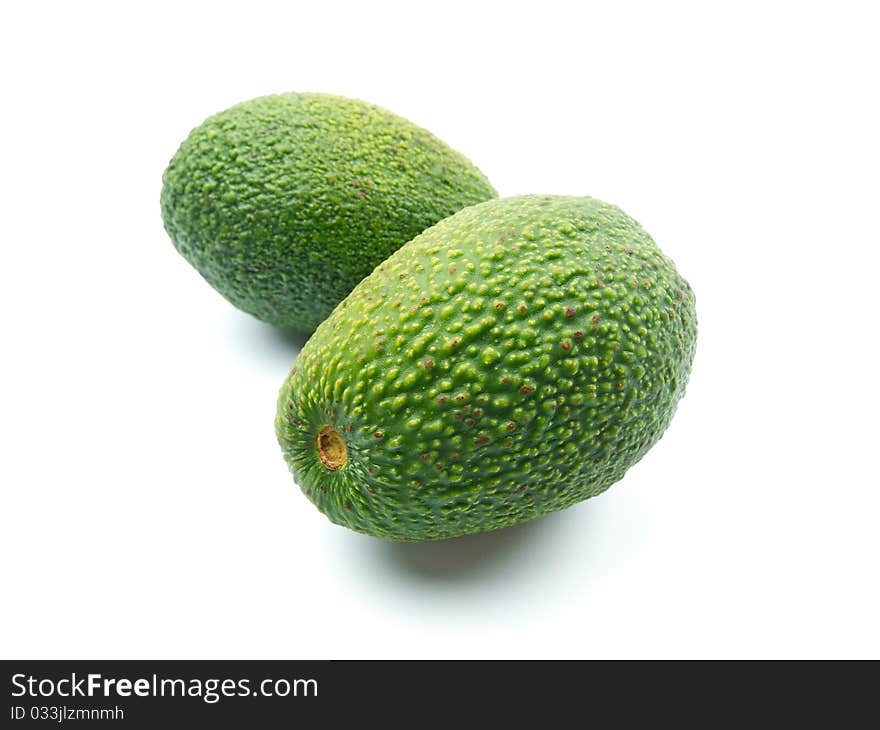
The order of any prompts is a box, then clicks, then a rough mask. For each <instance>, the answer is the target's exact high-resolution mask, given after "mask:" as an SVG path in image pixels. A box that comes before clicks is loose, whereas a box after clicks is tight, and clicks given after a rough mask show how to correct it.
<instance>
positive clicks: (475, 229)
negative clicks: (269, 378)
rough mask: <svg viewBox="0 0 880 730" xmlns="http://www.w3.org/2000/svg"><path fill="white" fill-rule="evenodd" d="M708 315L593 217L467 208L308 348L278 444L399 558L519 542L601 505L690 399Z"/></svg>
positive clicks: (589, 201) (535, 204) (328, 500)
mask: <svg viewBox="0 0 880 730" xmlns="http://www.w3.org/2000/svg"><path fill="white" fill-rule="evenodd" d="M696 333H697V322H696V312H695V306H694V295H693V293H692V291H691V288H690V286H689V285H688V283H687V282H686V281H685V280H684V279H683V278H682V277H681V276H679V274H678V272H677V271H676V269H675V266H674V265H673V263H672V261H670V260H669V259H668V258H667V257H666V256H664V255H663V253H662V252H661V251H660V249H659V248H658V247H657V246H656V244H655V243H654V241H653V240H652V239H651V237H650V236H649V235H648V234H647V233H646V232H645V231H644V230H643V229H642V228H641V227H640V226H639V224H638V223H636V222H635V221H634V220H633V219H632V218H630V217H629V216H627V215H626V214H625V213H624V212H623V211H621V210H620V209H619V208H617V207H615V206H613V205H609V204H607V203H603V202H601V201H599V200H596V199H594V198H587V197H561V196H525V197H516V198H504V199H497V200H492V201H489V202H485V203H481V204H479V205H475V206H472V207H470V208H466V209H464V210H462V211H460V212H459V213H456V214H455V215H453V216H451V217H450V218H447V219H445V220H443V221H441V222H440V223H438V224H437V225H435V226H434V227H432V228H430V229H428V230H427V231H425V232H424V233H422V234H421V235H419V236H417V237H416V238H415V239H414V240H413V241H411V242H410V243H408V244H406V245H405V246H403V247H402V248H401V249H400V250H398V251H397V252H396V253H394V254H393V255H392V256H391V257H390V258H389V259H388V260H387V261H385V262H384V263H383V264H382V265H381V266H379V267H378V268H377V269H376V270H375V271H374V272H373V273H372V274H371V275H370V276H369V277H367V278H366V279H365V280H364V281H362V282H361V283H360V284H359V285H358V286H357V287H355V289H354V291H352V293H351V294H350V295H349V296H348V297H347V298H346V299H344V300H343V301H342V303H341V304H340V305H339V306H338V307H337V308H336V309H335V310H334V311H333V313H332V314H331V315H330V317H329V318H328V319H327V320H326V321H325V322H323V323H322V324H321V325H320V326H319V327H318V329H317V331H316V332H315V333H314V335H313V336H312V338H311V339H310V340H309V341H308V342H307V343H306V344H305V346H304V347H303V349H302V351H301V353H300V355H299V357H298V358H297V361H296V362H295V363H294V367H293V369H292V370H291V371H290V374H289V375H288V377H287V379H286V381H285V383H284V385H283V387H282V388H281V392H280V395H279V399H278V410H277V416H276V419H275V428H276V433H277V436H278V441H279V443H280V445H281V449H282V451H283V453H284V457H285V459H286V461H287V463H288V465H289V467H290V469H291V471H292V472H293V476H294V478H295V479H296V481H297V482H298V483H299V485H300V487H301V488H302V490H303V492H304V493H305V494H306V496H307V497H308V498H309V499H310V500H311V501H312V502H314V504H315V505H316V506H317V507H318V509H320V510H321V511H322V512H323V513H324V514H325V515H327V517H329V518H330V520H332V521H333V522H335V523H337V524H339V525H344V526H346V527H350V528H351V529H353V530H357V531H360V532H364V533H367V534H369V535H374V536H378V537H382V538H387V539H391V540H413V541H415V540H430V539H441V538H449V537H455V536H457V535H464V534H468V533H474V532H480V531H484V530H492V529H495V528H499V527H504V526H507V525H513V524H516V523H519V522H523V521H525V520H529V519H532V518H535V517H540V516H541V515H545V514H547V513H548V512H553V511H554V510H559V509H563V508H565V507H568V506H570V505H572V504H575V503H576V502H580V501H581V500H584V499H587V498H589V497H593V496H595V495H597V494H599V493H601V492H603V491H605V490H606V489H607V488H608V487H609V486H611V484H613V483H614V482H616V481H618V480H619V479H620V478H621V477H623V475H624V473H625V472H626V470H627V469H628V468H629V467H630V466H632V465H633V464H635V463H636V462H637V461H638V460H639V459H640V458H641V457H642V456H643V455H644V454H645V452H646V451H647V450H648V449H649V448H650V447H651V446H652V445H653V444H654V443H656V442H657V440H658V439H659V438H660V436H661V435H662V434H663V431H664V430H665V429H666V427H667V425H668V424H669V421H670V419H671V418H672V415H673V413H674V411H675V409H676V405H677V403H678V401H679V399H680V398H681V396H682V395H683V393H684V389H685V385H686V383H687V380H688V375H689V373H690V368H691V363H692V360H693V356H694V348H695V343H696Z"/></svg>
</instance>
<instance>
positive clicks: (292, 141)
mask: <svg viewBox="0 0 880 730" xmlns="http://www.w3.org/2000/svg"><path fill="white" fill-rule="evenodd" d="M495 195H496V193H495V191H494V189H493V188H492V186H491V185H490V184H489V182H488V181H487V180H486V178H485V177H484V176H483V174H482V173H481V172H480V171H479V170H478V169H477V168H475V167H474V166H473V165H472V164H471V163H470V162H469V161H468V160H467V159H466V158H465V157H464V156H463V155H461V154H459V153H458V152H456V151H455V150H452V149H451V148H449V147H448V146H447V145H445V144H444V143H443V142H441V141H440V140H439V139H437V138H436V137H434V136H433V135H432V134H430V133H429V132H427V131H425V130H424V129H421V128H419V127H417V126H415V125H414V124H412V123H410V122H408V121H407V120H405V119H403V118H401V117H399V116H396V115H394V114H392V113H390V112H388V111H385V110H384V109H381V108H379V107H377V106H373V105H371V104H367V103H364V102H362V101H356V100H353V99H346V98H342V97H337V96H330V95H326V94H281V95H276V96H266V97H261V98H258V99H253V100H251V101H247V102H244V103H243V104H239V105H237V106H234V107H232V108H231V109H227V110H226V111H223V112H221V113H219V114H217V115H216V116H213V117H211V118H210V119H208V120H207V121H205V122H204V123H203V124H202V125H201V126H199V127H197V128H196V129H194V130H193V131H192V132H191V133H190V135H189V137H188V138H187V139H186V140H185V141H184V142H183V144H182V145H181V146H180V148H179V149H178V150H177V153H176V154H175V155H174V157H173V159H172V160H171V162H170V164H169V165H168V168H167V169H166V171H165V174H164V176H163V186H162V195H161V205H162V218H163V221H164V223H165V229H166V231H167V232H168V235H169V236H170V237H171V240H172V241H173V243H174V245H175V247H176V248H177V250H178V251H179V252H180V253H181V254H182V255H183V256H184V258H185V259H186V260H187V261H189V262H190V263H191V264H192V265H193V266H194V267H195V268H196V269H197V270H198V271H199V273H200V274H201V275H202V276H203V277H204V278H205V279H206V280H207V281H208V283H209V284H211V286H213V287H214V288H215V289H216V290H217V291H219V292H220V293H221V294H222V295H223V296H224V297H226V298H227V299H228V300H229V301H230V302H232V304H234V305H235V306H236V307H238V308H239V309H243V310H244V311H245V312H249V313H250V314H252V315H254V316H255V317H257V318H259V319H261V320H264V321H266V322H270V323H271V324H274V325H278V326H281V327H284V328H287V329H290V330H293V331H297V332H302V333H310V332H312V331H313V330H314V328H315V327H317V325H318V324H319V323H320V322H321V321H322V320H323V319H324V318H325V317H326V316H327V315H328V314H330V312H331V310H332V309H333V307H335V306H336V305H337V304H338V303H339V302H340V301H341V300H342V299H343V298H344V297H345V296H346V295H347V294H348V293H349V292H350V291H351V290H352V288H354V286H355V285H356V284H357V283H358V282H359V281H360V280H361V279H363V278H364V277H365V276H367V275H368V274H369V273H370V272H371V271H372V270H373V269H374V268H375V267H376V266H377V265H378V264H379V263H381V262H382V261H383V260H384V259H385V258H387V256H388V255H389V254H391V253H392V252H393V251H395V250H396V249H398V248H400V246H402V245H403V244H404V243H406V242H407V241H409V240H410V239H411V238H413V237H414V236H416V235H417V234H419V233H421V232H422V231H423V230H425V229H426V228H428V227H429V226H432V225H433V224H434V223H436V222H437V221H439V220H442V219H443V218H445V217H446V216H448V215H451V214H452V213H454V212H455V211H457V210H460V209H461V208H464V207H465V206H468V205H472V204H474V203H479V202H482V201H484V200H488V199H490V198H493V197H495Z"/></svg>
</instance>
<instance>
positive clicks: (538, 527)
mask: <svg viewBox="0 0 880 730" xmlns="http://www.w3.org/2000/svg"><path fill="white" fill-rule="evenodd" d="M871 6H872V4H871V3H864V4H863V5H857V4H854V3H847V2H834V3H824V4H816V3H792V4H791V5H786V4H781V3H777V2H761V3H736V4H731V5H730V6H729V9H728V10H721V9H719V4H715V3H694V4H692V5H691V4H688V5H682V4H672V5H670V4H668V3H656V4H654V3H650V4H649V3H645V4H632V3H600V4H589V3H582V2H572V3H568V4H563V3H558V2H549V1H547V0H543V1H542V2H529V3H516V2H506V3H499V4H498V5H490V4H488V3H478V2H466V3H457V2H449V1H448V0H447V1H446V2H443V3H437V4H436V5H433V6H431V7H429V6H428V5H427V4H424V3H401V4H400V5H392V4H388V3H377V2H360V3H352V4H350V5H341V4H339V3H332V2H308V3H278V4H263V3H259V2H253V1H249V2H242V3H239V4H237V5H227V4H223V3H205V4H197V3H180V2H178V3H171V4H168V5H165V4H161V3H149V4H143V5H142V6H140V8H141V9H133V8H134V6H133V5H132V4H128V3H107V4H96V3H58V4H54V5H50V4H46V3H36V2H35V3H29V4H16V5H12V4H6V5H4V6H3V10H2V18H0V36H2V37H0V56H2V58H0V61H2V64H0V67H2V69H3V87H4V93H3V96H2V101H3V111H2V116H0V125H2V138H0V139H2V150H3V152H2V177H0V186H2V197H0V200H2V246H3V258H2V271H0V276H2V286H0V297H2V310H0V311H2V316H3V326H2V339H3V343H4V347H3V356H2V367H3V370H2V378H0V391H2V392H0V413H2V444H3V450H2V458H0V469H2V477H0V480H2V506H0V521H2V525H0V566H2V586H3V588H2V592H3V598H2V600H0V614H2V616H0V619H2V620H0V655H2V656H3V657H5V658H47V657H56V658H67V657H70V658H73V657H76V658H97V657H100V658H140V657H174V658H219V657H223V658H342V657H367V658H373V657H394V658H397V657H584V658H586V657H871V656H873V657H875V658H876V657H878V656H880V633H878V624H877V616H878V614H880V589H878V569H877V558H878V555H880V536H878V528H880V514H878V513H880V484H878V481H880V480H878V477H877V456H876V452H877V450H878V443H877V440H878V438H877V437H878V430H880V429H878V413H880V410H878V406H880V404H878V396H877V392H878V386H877V382H878V381H877V362H878V359H877V354H878V345H877V327H878V321H880V320H878V296H880V295H878V292H880V269H878V244H880V234H878V218H877V211H878V200H880V178H878V171H880V149H878V131H880V114H878V106H877V104H878V69H880V52H878V43H877V28H878V23H877V21H876V20H875V19H874V18H873V17H871V15H870V12H869V11H870V8H871ZM11 8H15V9H11ZM288 90H293V91H306V90H310V91H325V92H331V93H337V94H343V95H348V96H354V97H358V98H362V99H365V100H368V101H371V102H374V103H377V104H380V105H382V106H385V107H387V108H389V109H391V110H393V111H395V112H397V113H399V114H402V115H404V116H406V117H408V118H410V119H411V120H413V121H414V122H416V123H418V124H420V125H422V126H425V127H427V128H429V129H430V130H432V131H433V132H434V133H436V134H437V135H438V136H440V137H441V138H443V139H444V140H446V141H447V142H448V143H450V144H451V145H452V146H453V147H456V148H457V149H459V150H461V151H462V152H464V153H465V154H466V155H468V156H469V157H470V158H471V159H472V160H474V161H475V162H476V164H477V165H479V166H480V167H481V169H482V170H483V171H484V172H485V173H486V174H487V175H488V176H489V178H490V179H491V180H492V181H493V183H494V184H495V186H496V187H497V188H498V190H499V192H500V193H501V194H502V195H515V194H521V193H564V194H581V195H584V194H585V195H594V196H596V197H599V198H603V199H605V200H608V201H610V202H613V203H616V204H618V205H620V206H622V207H623V208H624V209H625V210H626V211H627V212H629V213H630V214H631V215H633V216H634V217H635V218H637V219H638V220H639V221H640V222H641V223H642V224H643V225H644V226H645V228H646V229H647V230H648V231H649V232H651V234H652V235H653V237H654V238H655V240H656V241H657V242H658V243H659V244H660V246H661V247H662V248H663V249H664V250H665V251H666V253H668V254H669V255H670V256H671V257H672V258H673V259H674V260H675V261H676V263H677V264H678V266H679V269H680V270H681V272H682V273H683V274H684V276H685V277H686V278H688V279H689V281H690V282H691V284H692V285H693V287H694V290H695V291H696V295H697V306H698V314H699V320H700V336H699V342H698V349H697V358H696V362H695V366H694V372H693V377H692V380H691V384H690V387H689V390H688V393H687V395H686V396H685V398H684V400H683V401H682V403H681V406H680V408H679V411H678V414H677V416H676V418H675V419H674V421H673V423H672V425H671V427H670V429H669V431H668V432H667V434H666V436H665V437H664V438H663V439H662V440H661V441H660V443H659V444H658V445H657V446H656V447H655V448H654V449H653V450H652V451H651V452H650V453H649V454H648V455H647V457H645V459H644V460H643V461H642V462H641V463H640V464H638V465H637V466H636V467H634V468H633V469H632V470H631V471H630V472H629V473H628V474H627V476H626V478H625V479H624V480H623V481H622V482H621V483H619V484H617V485H616V486H614V487H613V488H612V489H611V490H610V491H608V492H607V493H606V494H605V495H603V496H601V497H599V498H597V499H595V500H591V501H588V502H585V503H583V504H581V505H578V506H576V507H574V508H572V509H570V510H568V511H566V512H564V513H560V514H556V515H553V516H550V517H547V518H545V519H543V520H539V521H537V522H535V523H531V524H526V525H524V526H521V527H518V528H513V529H509V530H504V531H501V532H498V533H493V534H487V535H481V536H476V537H470V538H465V539H459V540H454V541H450V542H445V543H435V544H417V545H401V544H389V543H384V542H381V541H378V540H375V539H372V538H369V537H364V536H361V535H357V534H355V533H352V532H348V531H346V530H345V529H343V528H339V527H335V526H333V525H331V524H330V523H329V522H328V521H326V520H325V518H324V517H323V516H322V515H321V514H319V513H318V512H317V510H315V509H314V508H313V507H312V506H311V505H310V504H309V502H308V501H307V500H306V499H305V497H303V496H302V494H301V493H300V492H299V490H298V489H297V488H296V487H295V485H294V484H293V482H292V480H291V478H290V477H289V475H288V473H287V470H286V467H285V464H284V462H283V460H282V458H281V455H280V451H279V449H278V446H277V444H276V442H275V437H274V432H273V427H272V421H273V416H274V408H275V397H276V393H277V390H278V388H279V386H280V384H281V381H282V379H283V378H284V375H285V374H286V372H287V370H288V368H289V366H290V364H291V362H292V360H293V358H294V356H295V355H296V353H297V350H298V344H299V343H298V341H297V340H296V339H295V338H292V337H290V336H286V335H284V334H283V333H280V332H278V331H275V330H273V329H272V328H271V327H268V326H266V325H263V324H261V323H259V322H257V321H256V320H253V319H251V318H249V317H248V316H246V315H244V314H241V313H240V312H238V311H236V310H235V309H233V308H232V307H231V305H229V304H227V303H226V301H225V300H223V299H222V298H221V297H220V296H219V295H218V294H216V293H215V292H214V291H213V290H212V289H211V288H210V287H209V286H208V285H207V284H205V283H204V282H203V281H202V280H201V279H200V278H199V276H198V275H197V274H196V272H195V271H194V270H193V269H191V268H190V267H189V266H188V265H187V264H186V263H185V261H184V260H183V259H182V258H181V257H180V256H178V255H177V253H176V252H175V251H174V248H173V247H172V245H171V243H170V242H169V240H168V238H167V236H166V235H165V233H164V231H163V229H162V224H161V220H160V215H159V191H160V187H161V175H162V171H163V169H164V167H165V165H166V164H167V162H168V160H169V159H170V157H171V155H172V154H173V153H174V151H175V149H176V147H177V145H178V144H179V143H180V142H181V141H182V139H183V138H184V137H185V136H186V135H187V133H188V132H189V130H190V129H191V128H192V127H194V126H196V125H197V124H199V123H200V122H201V121H202V120H203V119H204V118H205V117H206V116H208V115H210V114H212V113H214V112H216V111H219V110H221V109H223V108H225V107H228V106H230V105H232V104H234V103H236V102H239V101H242V100H244V99H248V98H251V97H254V96H259V95H262V94H266V93H273V92H281V91H288Z"/></svg>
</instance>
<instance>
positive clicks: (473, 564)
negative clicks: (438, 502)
mask: <svg viewBox="0 0 880 730" xmlns="http://www.w3.org/2000/svg"><path fill="white" fill-rule="evenodd" d="M588 512H589V510H576V513H574V511H573V510H571V509H569V510H565V511H563V512H554V513H552V514H549V515H546V516H544V517H540V518H538V519H534V520H529V521H528V522H524V523H522V524H520V525H515V526H513V527H505V528H502V529H500V530H493V531H491V532H483V533H478V534H476V535H466V536H464V537H456V538H452V539H450V540H437V541H431V542H417V543H406V542H387V541H373V552H374V557H375V558H376V559H378V560H380V561H382V562H383V563H384V564H385V565H386V567H387V568H388V569H389V570H390V571H391V572H393V573H395V574H397V576H398V577H400V578H403V579H408V580H416V581H425V582H430V583H443V582H450V583H452V582H457V583H465V582H469V581H473V580H477V579H480V580H485V579H486V577H488V576H500V575H505V574H515V573H519V572H520V571H528V570H532V569H534V567H535V563H536V562H537V563H541V562H543V560H544V559H545V556H547V555H548V554H549V553H551V552H553V550H554V543H556V544H557V547H558V541H559V539H560V537H561V533H563V532H566V531H567V530H568V528H570V526H571V521H572V519H577V520H580V521H583V520H584V519H586V517H587V513H588Z"/></svg>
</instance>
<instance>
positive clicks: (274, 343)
mask: <svg viewBox="0 0 880 730" xmlns="http://www.w3.org/2000/svg"><path fill="white" fill-rule="evenodd" d="M223 324H224V327H225V329H226V330H227V331H228V333H229V337H228V340H229V341H230V342H231V343H233V344H234V347H235V350H236V352H237V353H239V355H241V356H243V357H247V358H249V359H251V360H252V361H253V362H254V363H255V364H258V365H260V366H261V367H264V366H265V365H266V364H267V363H269V364H271V366H272V368H273V369H275V370H280V371H283V372H287V370H288V369H289V368H290V366H291V364H292V363H293V361H294V359H295V358H296V356H297V355H298V354H299V351H300V350H302V348H303V345H305V343H306V341H307V340H308V339H309V335H302V334H299V333H297V332H291V331H290V330H285V329H281V328H280V327H274V326H273V325H271V324H266V323H265V322H261V321H260V320H258V319H255V318H254V317H251V316H250V315H249V314H245V313H244V312H239V311H237V310H232V311H230V312H229V313H228V316H227V318H226V320H225V321H224V323H223Z"/></svg>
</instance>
